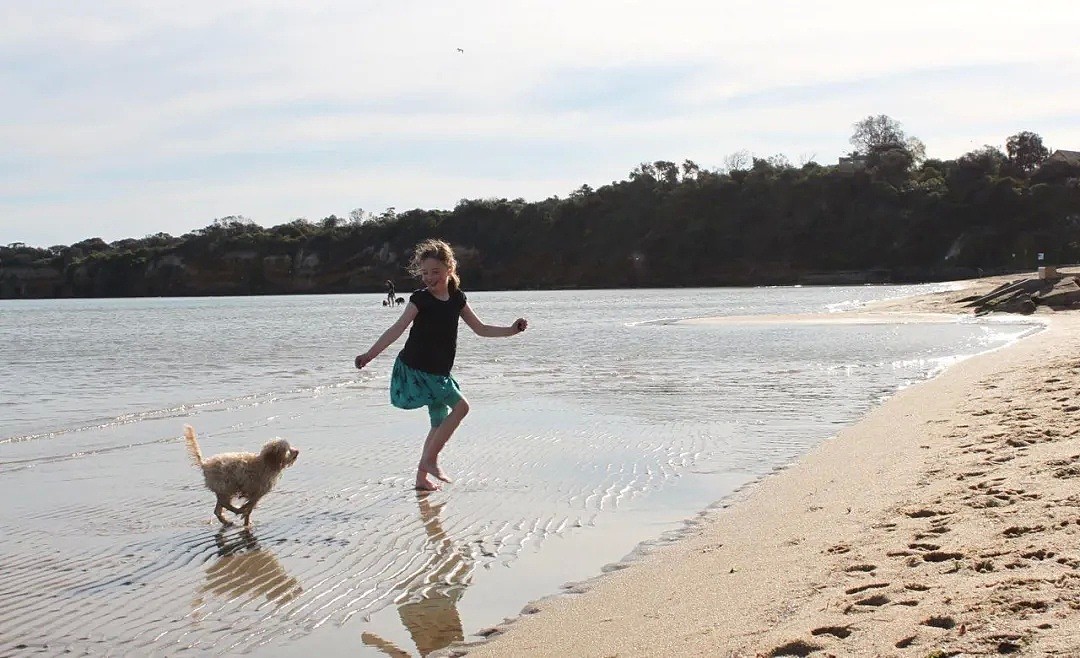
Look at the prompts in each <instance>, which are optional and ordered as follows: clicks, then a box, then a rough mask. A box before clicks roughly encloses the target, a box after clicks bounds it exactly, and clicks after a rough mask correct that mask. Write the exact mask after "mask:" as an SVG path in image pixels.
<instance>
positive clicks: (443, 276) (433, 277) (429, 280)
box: [420, 258, 450, 293]
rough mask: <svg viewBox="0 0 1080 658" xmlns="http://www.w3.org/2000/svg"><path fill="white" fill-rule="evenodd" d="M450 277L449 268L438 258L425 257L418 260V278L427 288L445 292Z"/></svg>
mask: <svg viewBox="0 0 1080 658" xmlns="http://www.w3.org/2000/svg"><path fill="white" fill-rule="evenodd" d="M449 279H450V269H449V268H448V267H446V263H444V262H442V261H441V260H439V259H438V258H425V259H424V260H422V261H420V280H421V281H423V282H424V286H426V287H427V289H428V290H432V291H435V292H440V293H441V292H445V291H446V284H447V281H449Z"/></svg>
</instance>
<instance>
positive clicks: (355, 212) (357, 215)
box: [349, 208, 371, 226]
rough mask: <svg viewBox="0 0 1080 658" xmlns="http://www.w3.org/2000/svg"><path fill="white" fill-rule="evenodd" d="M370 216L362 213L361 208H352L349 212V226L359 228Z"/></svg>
mask: <svg viewBox="0 0 1080 658" xmlns="http://www.w3.org/2000/svg"><path fill="white" fill-rule="evenodd" d="M370 217H371V215H370V214H369V213H366V212H364V209H363V208H353V209H352V210H350V211H349V224H351V225H353V226H359V225H361V224H363V223H364V222H365V221H367V220H368V219H369V218H370Z"/></svg>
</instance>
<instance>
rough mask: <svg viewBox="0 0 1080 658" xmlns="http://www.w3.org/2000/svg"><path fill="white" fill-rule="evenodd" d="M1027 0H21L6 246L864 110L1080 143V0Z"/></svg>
mask: <svg viewBox="0 0 1080 658" xmlns="http://www.w3.org/2000/svg"><path fill="white" fill-rule="evenodd" d="M1024 4H1027V5H1028V7H1029V8H1024V7H1022V3H1018V2H1014V1H1011V0H1010V1H1009V2H999V1H998V0H981V1H971V2H968V1H958V0H957V1H954V0H934V1H914V2H910V1H909V2H896V3H889V5H891V9H888V10H884V9H881V8H880V7H882V6H884V5H882V4H881V3H874V2H866V1H865V0H861V1H859V2H840V1H833V2H824V1H820V0H819V1H816V2H808V1H805V0H801V1H796V0H791V1H781V0H753V1H752V2H741V1H739V2H728V1H721V0H709V1H707V2H673V3H661V2H656V1H655V0H652V1H651V2H628V1H621V2H614V1H589V0H574V1H573V2H568V1H564V0H543V1H537V2H520V1H510V2H507V1H506V0H499V1H490V2H489V1H486V0H479V1H471V2H469V1H466V2H433V1H430V0H424V1H412V0H393V1H389V0H388V1H385V2H383V1H367V2H365V1H363V0H359V1H357V0H353V1H351V2H344V1H341V2H337V1H335V2H329V1H322V0H305V1H304V2H297V1H295V0H290V1H288V2H285V1H280V2H273V1H269V0H260V1H258V2H256V1H253V0H228V1H226V2H222V1H221V0H213V1H209V0H188V1H187V2H183V3H161V2H158V1H156V0H146V1H137V0H96V1H95V2H79V1H77V0H68V1H66V2H55V1H50V0H10V1H8V2H5V3H4V4H3V6H2V7H0V26H2V28H0V99H2V102H0V243H3V244H7V243H10V242H16V241H19V242H26V243H29V244H32V245H37V246H49V245H52V244H70V243H72V242H76V241H78V240H81V239H83V238H87V237H95V236H97V237H102V238H104V239H105V240H108V241H111V240H115V239H119V238H124V237H142V236H144V235H147V234H151V233H157V232H159V231H165V232H168V233H172V234H174V235H180V234H183V233H185V232H187V231H190V230H192V229H195V228H200V227H203V226H206V225H207V224H209V223H210V222H211V221H212V220H213V219H214V218H216V217H224V216H227V215H244V216H247V217H250V218H251V219H253V220H255V221H256V222H258V223H260V224H263V225H266V226H271V225H274V224H278V223H282V222H286V221H290V220H292V219H294V218H297V217H307V218H309V219H312V220H317V219H320V218H322V217H325V216H327V215H330V214H337V215H339V216H347V214H348V213H349V211H350V210H352V209H354V208H364V209H365V210H369V211H374V212H381V211H382V210H383V209H385V208H387V207H389V206H394V207H396V208H397V209H398V210H399V211H402V210H407V209H409V208H417V207H419V208H452V207H453V206H454V205H456V203H457V201H458V200H459V199H462V198H481V197H506V198H516V197H524V198H525V199H528V200H536V199H542V198H546V197H549V196H552V195H559V196H565V195H566V194H567V193H569V192H570V191H572V190H573V189H575V188H577V187H579V186H580V185H581V184H583V183H588V184H590V185H592V186H594V187H597V186H600V185H604V184H606V183H610V182H611V181H613V180H621V179H624V178H626V176H627V174H628V173H629V171H630V170H631V169H632V168H633V167H634V166H635V165H636V164H637V163H640V162H642V161H653V160H660V159H662V160H674V161H677V162H678V161H682V160H684V159H687V158H689V159H692V160H694V161H696V162H697V163H698V164H699V165H701V166H702V167H706V168H715V167H719V166H721V165H722V163H723V159H724V156H725V155H727V154H729V153H732V152H733V151H737V150H740V149H747V150H749V151H751V152H752V153H754V154H755V155H758V156H763V157H764V156H768V155H773V154H776V153H782V154H785V155H786V156H787V157H788V158H789V159H790V160H791V161H792V162H794V163H796V164H798V163H801V162H802V161H804V160H806V159H808V158H811V157H812V158H813V159H815V160H817V161H818V162H822V163H830V162H835V159H836V157H837V156H839V155H840V154H841V153H843V152H846V151H847V150H850V146H849V144H848V138H849V137H850V135H851V131H852V123H854V122H855V121H857V120H859V119H861V118H863V117H865V116H867V115H869V114H888V115H890V116H892V117H893V118H895V119H897V120H899V121H900V122H901V123H902V124H903V126H904V128H905V130H906V131H907V132H908V134H911V135H915V136H917V137H919V138H920V139H922V140H923V141H924V142H925V143H926V146H927V152H928V155H930V156H931V157H948V158H953V157H956V156H958V155H961V154H963V153H964V152H966V151H969V150H971V149H972V148H975V147H978V146H981V145H983V144H993V145H997V146H1002V147H1003V146H1004V141H1005V138H1006V137H1007V136H1008V135H1011V134H1014V133H1016V132H1019V131H1021V130H1033V131H1035V132H1037V133H1039V134H1041V135H1042V136H1043V139H1044V141H1045V143H1046V145H1047V146H1049V147H1050V148H1067V149H1080V86H1078V85H1077V84H1076V81H1077V80H1080V51H1078V50H1077V46H1076V44H1077V39H1078V38H1080V9H1078V8H1077V5H1076V2H1075V0H1068V1H1049V0H1038V1H1037V2H1031V3H1024ZM1035 7H1037V9H1036V8H1035ZM458 48H461V49H463V50H464V52H463V53H462V52H458V50H457V49H458Z"/></svg>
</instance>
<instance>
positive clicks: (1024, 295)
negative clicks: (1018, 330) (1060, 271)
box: [960, 274, 1080, 315]
mask: <svg viewBox="0 0 1080 658" xmlns="http://www.w3.org/2000/svg"><path fill="white" fill-rule="evenodd" d="M960 301H961V302H963V303H964V306H966V307H969V308H972V307H973V308H974V309H975V314H976V315H985V314H986V313H995V312H1002V313H1023V314H1024V315H1028V314H1030V313H1034V312H1035V309H1036V308H1037V307H1038V306H1050V307H1053V308H1071V307H1073V306H1076V305H1080V275H1072V274H1068V275H1055V276H1051V277H1047V278H1044V279H1036V278H1028V279H1021V280H1019V281H1010V282H1009V283H1005V284H1002V285H1000V286H998V287H997V288H995V289H994V290H992V291H990V292H989V293H987V294H985V295H982V296H976V297H967V298H965V299H962V300H960Z"/></svg>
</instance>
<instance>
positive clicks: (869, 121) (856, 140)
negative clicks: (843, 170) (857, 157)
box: [849, 114, 907, 155]
mask: <svg viewBox="0 0 1080 658" xmlns="http://www.w3.org/2000/svg"><path fill="white" fill-rule="evenodd" d="M853 127H854V128H855V132H853V133H852V134H851V139H850V140H849V141H850V142H851V145H852V146H854V147H855V151H856V153H859V154H861V155H866V154H868V153H870V152H871V151H873V150H874V149H880V148H887V147H894V146H905V145H906V141H907V135H905V134H904V129H903V127H902V126H901V125H900V122H899V121H897V120H896V119H893V118H892V117H890V116H888V115H886V114H878V115H876V116H874V115H871V116H868V117H866V118H865V119H863V120H862V121H858V122H856V123H855V124H853Z"/></svg>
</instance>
